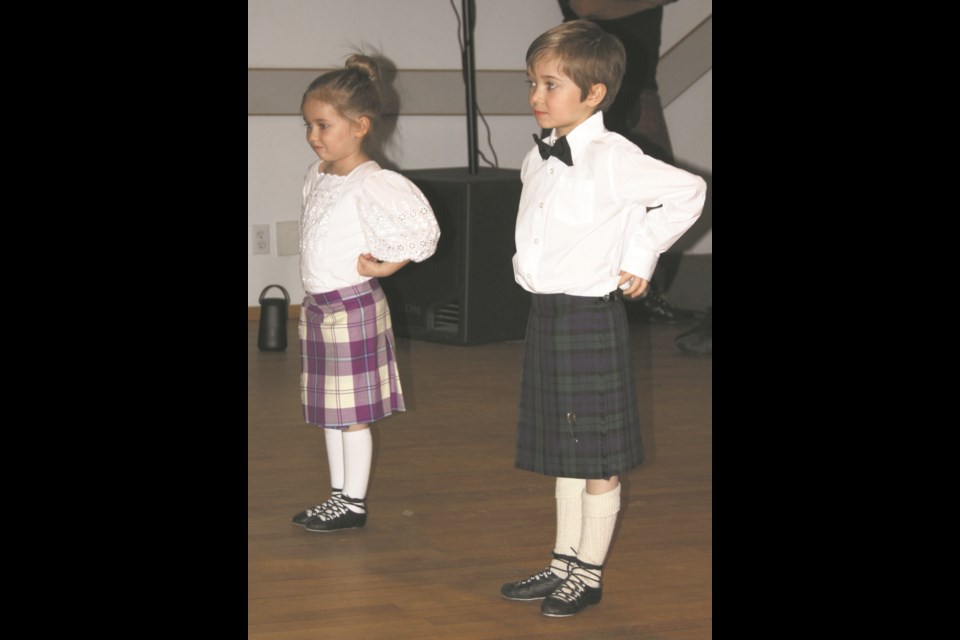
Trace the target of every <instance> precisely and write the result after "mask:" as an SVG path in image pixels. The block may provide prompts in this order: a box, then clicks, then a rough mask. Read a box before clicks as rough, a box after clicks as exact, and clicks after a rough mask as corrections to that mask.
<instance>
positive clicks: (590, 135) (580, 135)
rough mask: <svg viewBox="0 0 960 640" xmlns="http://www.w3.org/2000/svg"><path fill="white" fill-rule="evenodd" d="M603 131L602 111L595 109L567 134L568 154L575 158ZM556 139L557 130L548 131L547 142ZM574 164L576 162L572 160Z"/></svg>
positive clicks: (552, 141) (553, 141)
mask: <svg viewBox="0 0 960 640" xmlns="http://www.w3.org/2000/svg"><path fill="white" fill-rule="evenodd" d="M604 131H605V129H604V126H603V112H602V111H597V112H596V113H595V114H593V115H592V116H590V117H589V118H587V119H586V120H584V121H583V122H581V123H580V124H578V125H577V126H576V127H574V128H573V131H571V132H570V133H568V134H567V144H568V145H570V155H571V156H572V157H573V158H574V160H576V158H577V156H579V155H580V152H581V151H582V150H583V148H584V147H586V146H587V145H588V144H590V142H591V141H592V140H593V139H594V138H596V137H597V136H599V135H600V134H601V133H603V132H604ZM556 141H557V130H556V129H554V130H553V131H551V132H550V138H549V142H550V144H553V143H555V142H556ZM574 164H576V162H574Z"/></svg>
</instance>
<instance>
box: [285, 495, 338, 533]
mask: <svg viewBox="0 0 960 640" xmlns="http://www.w3.org/2000/svg"><path fill="white" fill-rule="evenodd" d="M340 493H341V490H340V489H334V490H333V496H332V497H331V498H330V499H329V500H327V502H322V503H320V504H318V505H317V506H315V507H310V508H309V509H304V510H303V511H301V512H300V513H298V514H297V515H295V516H293V524H295V525H297V526H298V527H302V526H304V525H305V524H307V520H309V519H310V518H312V517H313V516H316V515H320V513H322V512H323V510H324V509H325V508H326V507H327V503H328V502H330V500H333V498H338V497H339V496H340Z"/></svg>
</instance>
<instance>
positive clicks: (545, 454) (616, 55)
mask: <svg viewBox="0 0 960 640" xmlns="http://www.w3.org/2000/svg"><path fill="white" fill-rule="evenodd" d="M625 60H626V56H625V53H624V48H623V45H622V44H621V43H620V41H619V40H617V38H616V37H614V36H612V35H610V34H608V33H607V32H605V31H603V29H601V28H600V27H599V26H597V25H596V24H594V23H592V22H589V21H586V20H573V21H570V22H565V23H563V24H561V25H558V26H556V27H554V28H552V29H550V30H549V31H547V32H546V33H544V34H543V35H541V36H540V37H538V38H537V39H536V40H534V41H533V44H531V45H530V48H529V49H528V50H527V74H528V77H529V79H530V96H529V100H530V108H531V109H532V110H533V115H534V117H535V118H536V120H537V124H538V125H539V126H540V128H541V129H543V130H548V129H550V130H552V131H551V133H550V135H549V136H547V138H546V140H540V139H539V138H538V137H537V136H536V135H534V139H535V140H536V142H537V146H536V147H534V148H533V149H531V151H530V153H528V154H527V156H526V158H524V161H523V166H522V167H521V169H520V178H521V181H522V182H523V191H522V192H521V195H520V208H519V212H518V215H517V228H516V236H515V238H516V245H517V252H516V254H515V255H514V257H513V268H514V276H515V278H516V280H517V282H518V283H519V284H520V286H522V287H523V288H524V289H526V290H527V291H530V292H531V294H532V306H531V310H530V318H529V321H528V324H527V332H526V337H525V344H524V358H523V369H522V375H521V384H520V403H519V412H518V426H517V440H516V458H515V466H516V467H517V468H518V469H524V470H527V471H533V472H535V473H541V474H544V475H547V476H551V477H556V478H557V481H556V492H555V500H556V508H557V531H556V541H555V544H554V549H553V560H552V562H551V564H550V566H549V567H547V568H546V569H544V570H543V571H540V572H539V573H536V574H534V575H532V576H530V577H529V578H527V579H525V580H521V581H519V582H514V583H508V584H505V585H503V587H502V588H501V594H502V595H503V597H504V598H507V599H508V600H543V602H542V603H541V606H540V611H541V613H543V615H546V616H551V617H564V616H571V615H574V614H576V613H578V612H579V611H581V610H583V609H584V608H585V607H587V606H589V605H593V604H597V603H599V602H600V598H601V595H602V593H603V586H602V582H601V578H602V569H603V563H604V560H605V559H606V555H607V550H608V548H609V546H610V540H611V538H612V536H613V531H614V526H615V525H616V519H617V513H618V512H619V510H620V476H621V475H622V474H624V473H627V472H628V471H630V470H631V469H633V468H635V467H637V466H639V465H640V463H641V462H642V460H643V446H642V443H641V441H640V422H639V409H638V405H637V394H636V382H635V378H634V372H633V363H632V360H631V353H630V347H629V344H628V341H629V325H628V322H627V317H626V312H625V310H624V306H623V295H629V296H631V297H633V298H636V297H637V296H639V295H641V294H642V293H643V292H644V291H645V290H646V289H647V287H648V285H649V280H650V278H651V277H652V275H653V271H654V267H655V266H656V264H657V259H658V257H659V255H660V254H661V253H662V252H664V251H666V250H667V249H668V248H669V247H670V246H671V245H672V244H673V243H674V242H676V240H677V239H678V238H679V237H680V236H681V235H683V234H684V232H686V231H687V229H689V228H690V226H691V225H692V224H693V223H694V222H695V221H696V219H697V218H698V217H699V216H700V213H701V211H702V209H703V203H704V198H705V194H706V183H705V182H704V180H703V179H702V178H700V177H699V176H695V175H693V174H690V173H687V172H686V171H683V170H681V169H678V168H676V167H673V166H671V165H669V164H666V163H664V162H661V161H659V160H656V159H654V158H652V157H650V156H647V155H644V153H643V152H642V151H641V150H640V148H639V147H637V146H636V145H634V144H633V143H631V142H630V141H629V140H627V139H626V138H624V137H623V136H621V135H619V134H617V133H612V132H610V131H607V130H606V129H605V128H604V125H603V110H604V109H606V108H608V107H609V106H610V104H611V103H612V102H613V99H614V97H615V96H616V94H617V90H618V89H619V88H620V81H621V78H622V77H623V73H624V67H625V65H626V62H625Z"/></svg>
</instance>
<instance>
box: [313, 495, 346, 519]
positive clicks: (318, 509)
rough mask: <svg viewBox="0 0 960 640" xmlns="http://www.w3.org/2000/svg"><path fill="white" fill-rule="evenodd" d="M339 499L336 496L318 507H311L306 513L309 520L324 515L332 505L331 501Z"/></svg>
mask: <svg viewBox="0 0 960 640" xmlns="http://www.w3.org/2000/svg"><path fill="white" fill-rule="evenodd" d="M337 497H339V496H336V495H334V496H332V497H330V498H328V499H327V500H326V501H325V502H321V503H320V504H318V505H317V506H315V507H310V508H309V509H307V510H306V512H305V513H306V514H307V517H308V518H312V517H313V516H318V515H320V514H321V513H323V511H324V510H325V509H326V508H327V505H328V504H329V503H330V501H331V500H333V499H334V498H337Z"/></svg>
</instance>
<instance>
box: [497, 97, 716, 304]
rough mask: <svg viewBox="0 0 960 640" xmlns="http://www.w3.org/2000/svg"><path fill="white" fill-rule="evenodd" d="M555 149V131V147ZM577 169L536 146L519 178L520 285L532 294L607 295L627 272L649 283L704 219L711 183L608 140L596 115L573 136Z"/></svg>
mask: <svg viewBox="0 0 960 640" xmlns="http://www.w3.org/2000/svg"><path fill="white" fill-rule="evenodd" d="M555 140H556V130H554V131H553V132H551V134H550V137H549V138H547V142H549V143H551V144H552V143H553V142H555ZM567 142H568V143H569V145H570V149H571V151H572V153H573V166H567V165H566V164H564V163H563V162H562V161H560V160H558V159H556V158H554V157H550V158H548V159H547V160H544V159H542V158H541V157H540V152H539V149H538V148H537V146H536V145H535V146H534V147H533V149H532V150H531V151H530V152H529V153H528V154H527V156H526V158H524V161H523V166H522V167H521V169H520V180H521V181H522V182H523V190H522V192H521V195H520V208H519V211H518V214H517V227H516V235H515V240H516V249H517V251H516V254H515V255H514V256H513V270H514V276H515V278H516V281H517V283H519V284H520V286H522V287H523V288H524V289H526V290H527V291H530V292H533V293H565V294H568V295H574V296H598V297H599V296H602V295H604V294H606V293H609V292H611V291H613V290H614V289H616V287H617V281H618V280H619V278H620V270H621V269H622V270H624V271H627V272H629V273H632V274H634V275H636V276H639V277H641V278H643V279H645V280H650V278H651V277H652V276H653V271H654V268H655V267H656V266H657V260H658V259H659V257H660V254H661V253H663V252H664V251H666V250H667V249H669V248H670V246H671V245H673V243H674V242H676V241H677V240H678V239H679V238H680V236H682V235H683V234H684V233H685V232H686V231H687V229H689V228H690V227H691V226H692V225H693V223H694V222H696V220H697V218H698V217H700V213H701V212H702V211H703V204H704V201H705V199H706V182H705V181H704V180H703V178H701V177H700V176H697V175H694V174H692V173H689V172H687V171H684V170H682V169H678V168H677V167H674V166H672V165H669V164H667V163H665V162H661V161H660V160H657V159H655V158H653V157H651V156H647V155H644V153H643V152H642V151H641V150H640V149H639V148H638V147H637V146H636V145H635V144H633V143H632V142H630V141H629V140H627V139H626V138H624V137H623V136H621V135H620V134H617V133H613V132H611V131H607V130H606V129H605V128H604V126H603V113H601V112H599V111H598V112H597V113H595V114H593V115H592V116H590V117H589V118H588V119H587V120H585V121H584V122H582V123H581V124H580V125H578V126H577V127H576V128H575V129H574V130H573V131H571V132H570V133H569V134H568V135H567Z"/></svg>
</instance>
